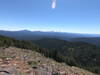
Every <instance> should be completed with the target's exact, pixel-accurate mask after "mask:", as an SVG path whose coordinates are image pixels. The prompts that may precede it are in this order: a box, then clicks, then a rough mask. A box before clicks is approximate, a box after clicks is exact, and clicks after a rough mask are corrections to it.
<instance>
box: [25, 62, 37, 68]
mask: <svg viewBox="0 0 100 75" xmlns="http://www.w3.org/2000/svg"><path fill="white" fill-rule="evenodd" d="M27 63H28V64H29V65H30V66H32V67H36V66H37V62H35V61H28V62H27Z"/></svg>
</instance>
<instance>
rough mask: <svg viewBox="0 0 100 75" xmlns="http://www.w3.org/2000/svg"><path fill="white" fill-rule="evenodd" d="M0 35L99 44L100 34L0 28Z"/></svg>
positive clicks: (24, 38) (23, 38)
mask: <svg viewBox="0 0 100 75" xmlns="http://www.w3.org/2000/svg"><path fill="white" fill-rule="evenodd" d="M0 35H4V36H8V37H12V38H15V39H18V40H31V41H34V40H40V39H43V38H56V39H60V40H66V41H83V42H87V43H92V44H96V45H100V34H78V33H65V32H42V31H28V30H21V31H4V30H0Z"/></svg>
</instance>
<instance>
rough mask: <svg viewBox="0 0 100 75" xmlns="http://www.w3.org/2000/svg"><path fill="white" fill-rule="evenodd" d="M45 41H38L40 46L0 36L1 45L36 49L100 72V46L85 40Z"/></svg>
mask: <svg viewBox="0 0 100 75" xmlns="http://www.w3.org/2000/svg"><path fill="white" fill-rule="evenodd" d="M46 40H47V39H46ZM43 41H45V40H42V41H40V42H39V41H38V43H39V44H38V43H37V44H38V45H39V46H41V47H42V48H40V47H39V46H37V45H35V44H33V43H31V42H30V41H22V40H15V39H12V38H9V37H4V36H0V47H9V46H15V47H18V48H24V49H30V50H34V51H37V52H39V53H41V54H43V55H44V56H46V57H50V58H53V59H55V60H56V61H59V62H65V63H66V64H68V65H70V66H77V67H81V68H84V69H87V70H89V71H91V72H95V73H97V74H100V47H97V46H95V45H92V44H88V43H83V42H66V41H63V40H57V39H56V40H54V39H53V40H50V39H49V41H47V42H46V41H45V42H43ZM49 42H50V43H49ZM60 42H61V43H60ZM28 63H29V64H30V65H32V66H34V65H36V64H37V63H36V62H33V61H30V62H28Z"/></svg>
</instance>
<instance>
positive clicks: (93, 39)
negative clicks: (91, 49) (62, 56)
mask: <svg viewBox="0 0 100 75" xmlns="http://www.w3.org/2000/svg"><path fill="white" fill-rule="evenodd" d="M70 41H72V42H75V41H81V42H87V43H91V44H94V45H97V46H100V37H87V38H73V39H70Z"/></svg>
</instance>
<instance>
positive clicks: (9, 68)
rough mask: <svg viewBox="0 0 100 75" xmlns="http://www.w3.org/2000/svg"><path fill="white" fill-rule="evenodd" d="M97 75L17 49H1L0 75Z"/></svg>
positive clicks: (35, 53) (29, 51)
mask: <svg viewBox="0 0 100 75" xmlns="http://www.w3.org/2000/svg"><path fill="white" fill-rule="evenodd" d="M1 55H2V56H1ZM2 74H3V75H96V74H93V73H91V72H88V71H87V70H83V69H81V68H77V67H74V66H72V67H70V66H68V65H65V64H64V63H58V62H56V61H54V60H52V59H49V58H46V57H44V56H42V55H41V54H39V53H37V52H34V51H31V50H26V49H20V48H15V47H9V48H5V49H2V48H0V75H2Z"/></svg>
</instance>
